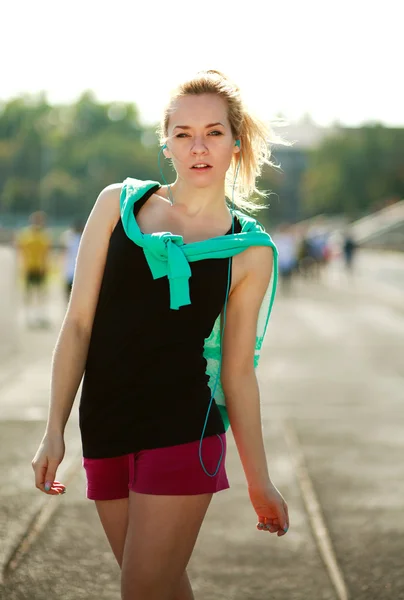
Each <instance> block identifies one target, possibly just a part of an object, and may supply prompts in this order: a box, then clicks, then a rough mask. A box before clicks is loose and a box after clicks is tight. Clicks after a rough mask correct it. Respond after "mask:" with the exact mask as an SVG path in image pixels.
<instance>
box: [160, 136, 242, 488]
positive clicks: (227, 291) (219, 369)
mask: <svg viewBox="0 0 404 600" xmlns="http://www.w3.org/2000/svg"><path fill="white" fill-rule="evenodd" d="M234 145H235V146H237V147H238V148H240V154H241V144H240V140H239V139H237V140H236V141H235V143H234ZM166 148H167V144H163V146H162V147H161V149H160V152H159V155H158V165H159V169H160V173H161V176H162V178H163V181H164V183H165V184H166V185H167V189H168V193H169V196H170V200H171V203H172V204H174V200H173V198H172V196H171V189H170V186H169V184H168V183H167V182H166V180H165V178H164V174H163V171H162V169H161V166H160V155H161V152H162V151H163V150H165V149H166ZM240 160H241V158H240V159H239V160H238V163H237V168H236V174H235V177H234V182H233V190H232V201H231V209H230V212H231V215H232V225H231V233H232V235H234V211H235V208H234V188H235V185H236V180H237V175H238V172H239V169H240ZM230 283H231V258H229V266H228V270H227V286H226V296H225V301H224V306H223V324H222V327H221V333H220V335H221V339H223V333H224V328H225V325H226V309H227V301H228V298H229V292H230ZM222 346H223V344H222V343H221V344H220V362H219V368H218V371H217V375H216V380H215V385H214V387H213V390H212V393H211V397H210V402H209V406H208V410H207V412H206V418H205V423H204V426H203V429H202V435H201V439H200V441H199V461H200V463H201V466H202V469H203V470H204V472H205V473H206V475H208V476H209V477H215V476H216V475H217V473H218V471H219V467H220V465H221V462H222V458H223V454H224V445H223V441H222V438H221V437H220V435H219V434H216V435H217V437H218V438H219V441H220V444H221V446H222V451H221V454H220V458H219V462H218V463H217V467H216V470H215V472H214V473H209V471H207V470H206V468H205V465H204V464H203V459H202V443H203V435H204V433H205V429H206V425H207V422H208V418H209V413H210V409H211V406H212V402H213V400H214V397H215V393H216V388H217V384H218V383H219V378H220V372H221V365H222Z"/></svg>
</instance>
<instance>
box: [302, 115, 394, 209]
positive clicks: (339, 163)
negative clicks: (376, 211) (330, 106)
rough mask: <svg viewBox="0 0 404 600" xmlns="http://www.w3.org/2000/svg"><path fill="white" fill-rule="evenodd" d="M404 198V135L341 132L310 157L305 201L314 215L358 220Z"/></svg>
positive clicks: (379, 130)
mask: <svg viewBox="0 0 404 600" xmlns="http://www.w3.org/2000/svg"><path fill="white" fill-rule="evenodd" d="M402 197H404V130H403V129H392V128H387V127H384V126H383V125H380V124H376V125H366V126H364V127H361V128H358V129H340V130H339V131H338V132H337V134H336V135H334V136H333V137H329V138H326V139H325V140H324V142H323V143H322V144H321V146H319V147H318V148H316V149H315V150H313V151H311V152H309V156H308V168H307V170H306V172H305V174H304V177H303V184H302V198H303V203H304V207H305V209H306V211H307V213H309V214H315V213H319V212H323V213H329V214H330V213H342V212H343V213H346V214H348V215H350V216H351V217H352V218H354V217H357V216H360V215H361V214H363V213H366V212H368V211H370V210H372V209H373V208H378V207H379V206H381V205H382V204H383V203H384V202H386V201H389V200H391V199H400V198H402Z"/></svg>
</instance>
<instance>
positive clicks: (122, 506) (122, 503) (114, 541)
mask: <svg viewBox="0 0 404 600" xmlns="http://www.w3.org/2000/svg"><path fill="white" fill-rule="evenodd" d="M95 505H96V507H97V511H98V516H99V517H100V519H101V524H102V526H103V528H104V531H105V533H106V536H107V538H108V541H109V545H110V546H111V548H112V552H113V553H114V556H115V558H116V560H117V562H118V565H119V566H120V567H122V557H123V548H124V546H125V539H126V531H127V529H128V505H129V499H128V498H121V499H119V500H96V501H95Z"/></svg>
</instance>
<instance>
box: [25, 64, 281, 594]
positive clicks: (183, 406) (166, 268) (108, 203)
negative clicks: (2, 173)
mask: <svg viewBox="0 0 404 600" xmlns="http://www.w3.org/2000/svg"><path fill="white" fill-rule="evenodd" d="M267 134H268V131H267V130H266V129H265V127H264V126H263V125H262V124H261V123H260V122H259V121H257V120H255V119H254V118H253V117H252V116H251V115H250V114H249V113H248V112H247V110H246V109H245V108H244V105H243V103H242V100H241V98H240V93H239V90H238V88H237V87H236V86H235V85H234V84H233V83H232V82H230V81H229V80H227V79H226V78H225V77H224V76H223V75H222V74H221V73H219V72H217V71H206V72H202V73H198V74H197V75H196V76H195V77H194V78H193V79H192V80H190V81H187V82H185V83H184V84H183V85H181V86H180V87H179V88H178V89H177V90H176V92H174V93H173V95H172V98H171V100H170V102H169V105H168V106H167V109H166V111H165V114H164V117H163V121H162V127H161V131H160V136H161V143H162V149H163V152H164V155H165V157H166V158H168V159H170V160H171V161H172V164H173V166H174V168H175V170H176V174H177V177H176V180H175V182H174V183H173V184H172V185H161V184H160V183H159V182H139V181H137V180H130V179H128V180H126V181H125V182H124V183H123V184H114V185H111V186H108V187H107V188H106V189H104V190H103V191H102V192H101V194H100V196H99V198H98V199H97V202H96V204H95V206H94V208H93V210H92V213H91V215H90V217H89V219H88V222H87V225H86V227H85V230H84V233H83V237H82V241H81V245H80V250H79V255H78V261H77V268H76V273H75V280H74V284H73V289H72V295H71V299H70V303H69V306H68V310H67V314H66V317H65V320H64V323H63V326H62V329H61V332H60V335H59V339H58V342H57V345H56V349H55V353H54V360H53V372H52V386H51V401H50V410H49V419H48V424H47V427H46V432H45V435H44V438H43V440H42V442H41V444H40V447H39V449H38V451H37V454H36V456H35V458H34V460H33V468H34V471H35V481H36V486H37V488H38V489H40V490H41V491H43V492H45V493H47V494H59V493H63V492H64V491H65V488H64V485H63V484H62V483H59V482H57V481H55V477H56V470H57V467H58V465H59V464H60V462H61V461H62V459H63V456H64V451H65V447H64V441H63V434H64V428H65V425H66V422H67V420H68V417H69V414H70V411H71V408H72V404H73V401H74V397H75V395H76V392H77V389H78V387H79V384H80V381H81V378H82V376H83V373H84V381H83V390H82V397H81V402H80V428H81V435H82V442H83V455H84V467H85V469H86V474H87V496H88V498H90V499H93V500H95V504H96V507H97V511H98V514H99V516H100V519H101V523H102V526H103V528H104V530H105V533H106V535H107V537H108V540H109V543H110V545H111V548H112V551H113V553H114V555H115V557H116V560H117V561H118V563H119V565H120V567H121V573H122V598H123V599H124V600H132V599H135V598H136V599H137V598H147V599H148V600H154V599H156V600H157V599H158V600H165V599H167V600H191V599H192V598H193V597H194V596H193V593H192V589H191V585H190V582H189V579H188V576H187V572H186V567H187V564H188V561H189V559H190V556H191V553H192V550H193V548H194V545H195V542H196V539H197V536H198V532H199V529H200V527H201V524H202V521H203V519H204V517H205V514H206V511H207V509H208V506H209V503H210V501H211V499H212V495H213V493H216V492H218V491H220V490H224V489H226V488H228V487H229V484H228V481H227V477H226V472H225V450H226V438H225V430H226V425H225V418H224V416H225V415H228V418H229V421H230V425H231V428H232V432H233V435H234V438H235V441H236V445H237V449H238V452H239V454H240V458H241V462H242V465H243V468H244V472H245V475H246V480H247V484H248V490H249V495H250V498H251V502H252V505H253V507H254V509H255V511H256V513H257V516H258V520H259V523H258V524H257V528H258V529H260V530H265V531H267V532H271V533H276V534H277V535H278V536H282V535H284V534H285V533H286V531H287V529H288V527H289V518H288V509H287V505H286V502H285V500H284V499H283V497H282V495H281V494H280V492H279V491H278V490H277V488H276V487H275V485H274V484H273V482H272V481H271V479H270V476H269V473H268V468H267V462H266V456H265V451H264V443H263V438H262V429H261V427H262V425H261V417H260V400H259V390H258V385H257V379H256V376H255V371H254V364H255V354H256V351H257V348H256V340H257V322H258V316H259V312H260V307H261V306H262V303H263V299H264V297H265V294H266V291H267V289H268V287H269V284H270V281H271V274H272V271H273V264H274V262H273V257H274V247H273V245H272V243H271V242H270V241H269V242H268V240H270V238H269V236H268V235H267V234H266V233H265V232H263V230H262V228H261V226H259V225H258V224H257V222H256V221H255V220H253V219H252V218H248V217H244V216H243V213H241V212H239V211H231V210H229V207H228V204H227V202H226V192H227V196H228V197H230V196H231V194H232V190H231V189H230V190H229V187H228V185H227V183H226V176H228V175H229V173H230V174H232V175H234V174H235V173H236V168H237V166H238V167H239V169H240V182H239V184H238V192H239V195H238V206H241V207H247V208H248V206H249V203H248V201H247V200H246V197H248V195H249V194H250V193H251V192H252V191H254V190H255V178H256V176H257V175H258V174H259V173H260V170H261V167H262V165H263V163H264V162H268V163H269V156H270V151H269V148H268V139H267ZM233 191H234V190H233ZM243 196H244V200H243ZM218 320H219V321H220V323H222V325H223V326H222V336H223V345H222V348H223V350H222V356H221V385H222V388H223V391H224V396H225V399H226V401H225V405H226V406H225V409H223V407H222V408H221V409H220V408H219V406H218V405H217V404H216V402H215V401H214V400H212V398H213V395H214V394H215V393H216V392H215V390H216V391H217V393H219V392H218V390H219V389H220V384H218V383H217V380H216V385H214V386H213V391H212V393H211V387H210V386H211V384H212V381H211V379H212V377H211V379H209V376H208V374H207V357H208V354H209V352H208V350H209V348H208V350H206V340H207V339H212V336H211V333H212V331H213V328H214V324H215V323H216V322H217V321H218ZM261 341H262V340H261ZM260 343H261V342H260ZM209 360H210V359H209ZM209 360H208V362H209ZM213 379H214V377H213ZM215 398H216V396H215ZM201 435H202V437H201ZM156 533H158V535H156Z"/></svg>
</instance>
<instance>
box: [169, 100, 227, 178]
mask: <svg viewBox="0 0 404 600" xmlns="http://www.w3.org/2000/svg"><path fill="white" fill-rule="evenodd" d="M234 143H235V140H234V137H233V134H232V131H231V128H230V123H229V121H228V117H227V104H226V101H225V100H223V98H221V97H220V96H217V95H215V94H201V95H199V96H183V97H182V98H178V99H177V100H175V102H174V103H173V104H172V111H171V113H170V119H169V123H168V140H167V142H166V144H167V147H168V150H164V155H165V156H166V157H167V158H171V159H172V161H173V164H174V167H175V170H176V171H177V173H178V177H179V178H180V179H183V180H185V181H186V182H187V183H189V184H191V185H194V186H196V187H206V186H208V185H212V184H214V183H218V182H222V181H224V178H225V175H226V171H227V169H228V168H229V166H230V163H231V159H232V156H233V154H234V153H235V152H239V148H238V147H237V146H235V145H234ZM197 164H200V165H207V166H206V167H196V166H195V165H197Z"/></svg>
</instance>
